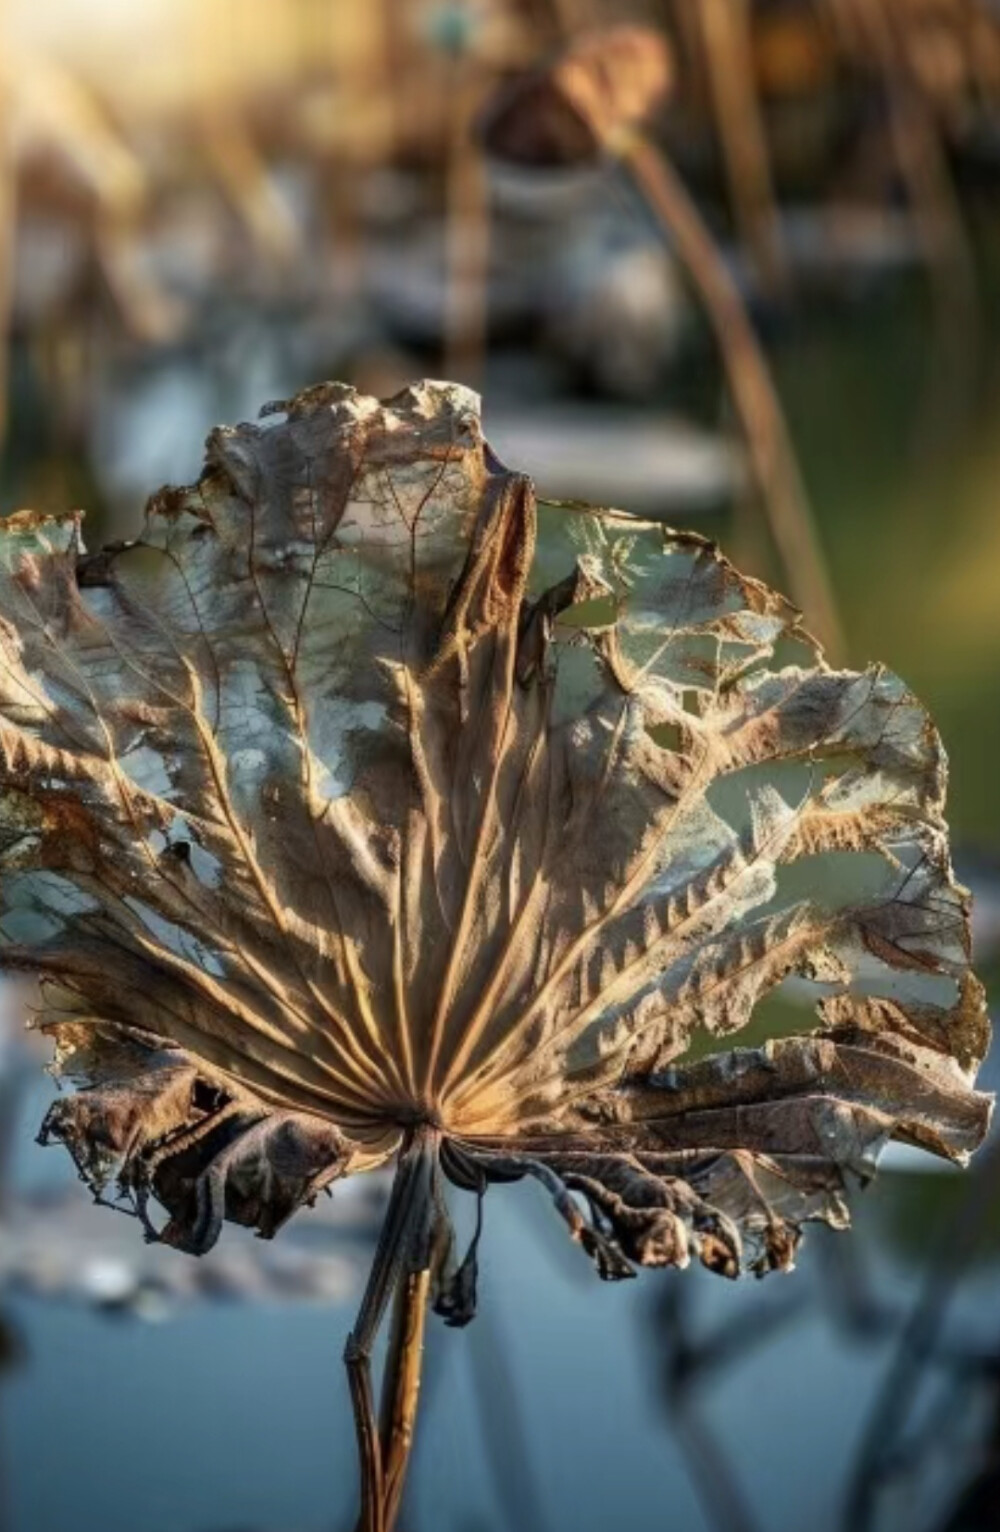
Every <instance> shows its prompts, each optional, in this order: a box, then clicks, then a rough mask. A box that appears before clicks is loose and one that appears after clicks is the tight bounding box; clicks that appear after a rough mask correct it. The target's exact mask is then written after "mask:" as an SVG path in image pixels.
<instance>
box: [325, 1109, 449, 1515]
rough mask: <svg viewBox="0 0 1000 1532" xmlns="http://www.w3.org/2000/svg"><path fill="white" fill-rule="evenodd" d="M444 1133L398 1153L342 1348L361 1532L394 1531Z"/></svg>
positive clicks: (424, 1134) (428, 1131)
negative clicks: (380, 1342)
mask: <svg viewBox="0 0 1000 1532" xmlns="http://www.w3.org/2000/svg"><path fill="white" fill-rule="evenodd" d="M439 1146H440V1134H439V1133H438V1132H437V1131H436V1130H435V1129H432V1128H426V1127H420V1128H417V1129H415V1130H414V1131H413V1134H412V1136H411V1137H410V1138H409V1139H408V1140H407V1142H406V1143H405V1144H404V1146H403V1148H402V1150H401V1151H400V1155H399V1160H398V1163H397V1166H396V1176H395V1180H394V1181H393V1183H392V1192H391V1193H390V1196H389V1205H388V1207H387V1208H386V1212H385V1218H384V1220H383V1223H382V1233H381V1235H380V1236H379V1242H378V1248H377V1249H376V1251H375V1259H374V1261H373V1262H372V1269H371V1273H370V1275H369V1277H368V1285H367V1287H366V1288H365V1293H364V1297H363V1298H362V1300H361V1307H360V1309H359V1310H358V1317H357V1320H356V1321H355V1325H354V1329H353V1330H352V1331H351V1334H350V1335H349V1336H348V1338H347V1345H346V1347H345V1348H344V1363H345V1366H346V1367H347V1377H348V1383H349V1386H350V1390H351V1403H352V1405H353V1408H354V1428H355V1433H356V1435H357V1442H358V1458H359V1463H360V1469H361V1513H360V1517H359V1520H358V1524H357V1532H391V1529H392V1525H393V1521H394V1520H395V1517H396V1514H397V1512H398V1510H399V1502H400V1498H401V1496H402V1491H403V1480H404V1477H405V1474H406V1465H407V1462H408V1459H409V1454H410V1447H411V1445H412V1441H413V1425H414V1420H415V1418H416V1411H417V1401H418V1398H419V1393H420V1369H421V1363H422V1360H423V1329H424V1311H425V1309H426V1299H427V1289H428V1284H429V1271H428V1269H427V1268H428V1264H429V1254H430V1237H429V1227H430V1222H431V1218H432V1208H431V1182H432V1178H433V1176H434V1174H435V1167H436V1164H437V1155H438V1149H439ZM394 1293H395V1295H396V1299H395V1306H394V1312H393V1323H392V1332H391V1335H390V1340H389V1351H388V1355H387V1357H386V1362H385V1368H384V1370H383V1374H382V1405H381V1416H382V1421H381V1430H380V1429H379V1426H378V1424H377V1423H376V1419H375V1402H374V1395H373V1393H372V1380H371V1355H372V1348H373V1346H374V1343H375V1337H376V1336H377V1335H378V1332H379V1330H380V1329H381V1327H382V1320H383V1319H384V1317H385V1311H386V1307H387V1305H388V1302H389V1299H390V1297H392V1296H393V1294H394Z"/></svg>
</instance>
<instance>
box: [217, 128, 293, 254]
mask: <svg viewBox="0 0 1000 1532" xmlns="http://www.w3.org/2000/svg"><path fill="white" fill-rule="evenodd" d="M201 134H202V139H203V142H204V145H205V149H206V152H207V154H208V158H209V161H210V163H211V165H212V167H213V169H214V171H215V173H216V175H217V176H218V178H219V182H220V184H221V185H222V188H223V190H224V192H225V194H226V196H227V197H228V199H229V201H230V203H231V204H232V206H233V208H234V209H235V211H236V213H237V215H238V216H239V218H240V219H241V220H242V222H243V223H244V224H245V226H246V228H247V230H248V231H249V233H250V235H251V237H252V239H253V240H254V243H255V244H256V245H257V248H258V249H259V250H260V251H261V253H262V254H263V255H264V256H265V257H266V259H268V260H269V261H271V262H273V264H274V265H275V266H278V267H282V266H287V265H289V263H290V262H291V261H292V260H294V258H295V256H296V255H297V254H298V251H299V245H300V239H299V231H298V228H297V226H296V222H295V219H294V217H293V216H292V211H291V209H290V207H289V206H288V204H287V202H286V201H285V199H284V197H282V196H281V194H280V192H279V191H278V188H277V187H276V186H275V184H274V181H273V179H272V177H271V176H270V174H269V173H268V169H267V166H266V165H265V164H264V162H263V160H262V159H261V156H260V154H259V153H258V151H257V147H256V145H255V144H254V143H253V140H252V139H251V137H250V133H249V131H248V129H247V127H246V125H245V124H244V123H242V122H240V121H239V119H238V118H237V116H236V115H235V113H234V112H232V111H230V110H227V109H226V108H225V107H223V108H220V109H212V108H208V109H206V110H203V111H202V113H201Z"/></svg>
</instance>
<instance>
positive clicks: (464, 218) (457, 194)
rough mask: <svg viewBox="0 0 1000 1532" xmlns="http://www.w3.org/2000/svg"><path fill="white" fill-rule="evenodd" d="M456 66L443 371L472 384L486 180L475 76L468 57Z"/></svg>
mask: <svg viewBox="0 0 1000 1532" xmlns="http://www.w3.org/2000/svg"><path fill="white" fill-rule="evenodd" d="M455 68H456V71H457V72H458V74H459V78H458V81H457V82H456V88H455V89H454V91H453V103H454V105H453V108H452V111H453V115H452V123H451V136H450V143H449V150H448V166H447V187H446V198H447V217H446V222H445V242H446V246H445V275H446V280H445V315H444V375H445V377H447V378H454V379H456V380H457V381H459V382H461V383H469V384H472V385H473V386H476V385H477V384H480V383H481V381H482V376H483V369H484V366H485V359H486V338H487V327H488V300H489V258H490V205H489V184H488V181H487V177H486V169H485V166H484V164H483V156H482V151H481V149H480V147H479V144H478V143H477V141H476V138H475V136H474V134H473V131H472V124H473V120H474V116H475V112H476V108H477V105H478V81H477V79H476V77H475V74H474V72H473V68H472V66H471V64H470V62H469V61H468V60H467V59H464V58H458V59H457V60H456V61H455Z"/></svg>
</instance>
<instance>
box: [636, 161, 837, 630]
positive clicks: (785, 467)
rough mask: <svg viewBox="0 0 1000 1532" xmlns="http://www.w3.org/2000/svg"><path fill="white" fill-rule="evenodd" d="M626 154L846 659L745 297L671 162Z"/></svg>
mask: <svg viewBox="0 0 1000 1532" xmlns="http://www.w3.org/2000/svg"><path fill="white" fill-rule="evenodd" d="M620 154H621V157H622V160H623V162H624V163H625V164H626V165H627V166H628V168H629V170H630V171H631V173H632V175H633V176H634V178H635V181H636V184H637V186H638V187H639V190H640V191H641V192H642V194H643V196H644V198H645V199H646V201H647V202H648V204H649V206H650V208H651V209H652V211H653V212H654V213H655V214H656V217H657V218H658V219H659V221H660V223H661V224H662V226H663V229H664V231H665V233H666V234H667V235H668V237H669V238H670V240H671V242H672V243H673V244H674V245H675V246H676V248H677V252H678V254H679V255H680V257H681V260H682V261H683V263H684V265H685V267H686V268H687V271H688V273H689V274H690V277H691V280H692V281H693V282H694V284H695V286H696V288H697V290H698V294H699V296H700V298H701V301H702V303H703V305H704V308H705V313H706V315H707V317H708V320H709V322H710V324H711V325H712V328H713V330H714V331H715V337H716V341H717V342H718V346H719V350H720V352H721V353H722V357H723V360H724V362H725V367H726V373H727V376H728V378H729V384H730V387H731V389H732V393H733V400H734V403H735V405H736V408H737V410H738V412H739V415H740V419H741V420H742V422H743V429H744V433H745V435H746V440H747V450H748V451H749V454H750V460H751V464H752V467H753V471H754V476H755V478H756V480H757V483H758V485H759V486H760V490H761V494H762V496H763V500H764V505H765V507H766V509H767V513H768V516H769V520H770V525H771V531H772V534H773V536H774V541H775V543H776V545H777V549H778V553H779V554H780V556H781V560H782V563H783V565H784V567H785V570H786V573H787V575H788V580H789V585H790V588H791V591H792V595H793V597H794V598H795V600H796V602H797V603H798V605H799V606H800V607H801V608H802V610H803V612H804V613H805V614H806V617H807V619H808V621H809V622H810V623H811V625H812V626H813V628H814V629H815V631H816V633H817V635H818V637H819V638H821V639H822V641H823V643H824V645H825V647H826V649H827V651H828V652H829V654H830V656H831V658H833V659H840V658H842V657H843V654H844V638H843V634H842V632H841V628H840V621H839V618H838V615H837V607H836V603H835V601H834V597H833V592H832V590H831V588H830V583H829V580H828V577H827V573H826V566H825V562H824V559H823V554H822V550H821V549H820V545H819V541H818V538H817V535H816V530H815V527H814V525H813V520H812V516H811V513H810V510H809V505H808V502H807V500H806V495H805V490H804V488H803V485H802V480H801V476H800V474H799V467H798V463H797V462H796V458H795V452H794V449H793V447H792V444H791V440H790V438H789V435H788V427H787V425H786V424H785V418H784V414H783V413H782V409H781V404H780V401H779V399H778V396H777V392H776V391H775V387H774V383H773V381H772V378H771V373H770V369H769V367H768V365H767V360H766V358H765V356H764V353H763V351H762V349H761V346H760V343H759V341H758V340H757V336H756V335H755V333H754V329H753V326H752V325H751V323H750V319H749V317H748V315H747V311H746V307H745V305H744V303H743V299H742V298H741V296H740V293H739V289H738V288H737V286H736V283H735V282H734V280H733V278H732V276H731V275H730V273H729V270H728V268H727V266H726V264H725V261H724V260H723V258H722V256H721V255H720V254H719V251H718V249H717V248H716V245H715V241H714V240H713V239H712V236H711V234H710V233H709V231H708V229H707V228H706V227H705V224H704V222H703V220H702V218H701V215H700V213H699V212H698V209H697V208H696V207H695V205H694V202H693V201H692V200H691V197H690V195H689V193H688V191H687V188H686V187H685V186H684V183H683V182H682V181H681V179H680V177H679V176H678V174H677V172H676V171H675V170H674V168H673V166H672V165H671V164H670V163H669V161H668V160H667V159H666V158H665V156H663V155H662V154H660V153H659V151H658V150H657V149H656V148H654V146H653V145H652V144H651V143H649V141H648V140H646V139H645V138H643V137H642V136H641V135H639V134H637V133H636V134H632V135H630V136H629V137H628V139H627V140H623V142H622V145H621V148H620Z"/></svg>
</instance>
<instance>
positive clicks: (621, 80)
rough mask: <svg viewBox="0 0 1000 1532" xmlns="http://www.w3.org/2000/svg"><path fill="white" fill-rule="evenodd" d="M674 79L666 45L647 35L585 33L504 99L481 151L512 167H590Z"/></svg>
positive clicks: (642, 31) (610, 30)
mask: <svg viewBox="0 0 1000 1532" xmlns="http://www.w3.org/2000/svg"><path fill="white" fill-rule="evenodd" d="M673 73H674V65H673V56H672V53H671V50H670V47H669V44H668V42H667V39H666V38H665V37H664V36H663V34H662V32H658V31H656V30H654V28H652V27H643V26H634V25H631V24H628V23H626V24H623V25H618V26H608V27H602V28H600V29H598V30H595V31H592V32H585V33H584V34H583V35H582V36H580V37H578V38H576V39H575V40H574V41H573V42H572V44H571V45H570V46H569V47H568V48H567V49H566V50H565V51H564V52H563V53H562V54H560V55H559V56H558V57H557V58H556V59H555V60H554V61H553V62H552V63H551V64H550V65H549V66H548V67H547V68H544V69H540V70H536V71H533V72H531V73H528V74H525V75H523V76H521V77H520V78H518V79H516V80H515V81H513V82H512V83H511V85H510V86H509V87H508V88H507V90H505V91H503V92H501V94H500V96H499V98H498V99H497V101H496V102H494V103H493V104H492V106H491V107H490V109H489V111H488V113H487V115H486V119H485V121H484V123H483V127H482V131H483V138H484V141H485V144H486V148H487V149H488V151H489V153H490V154H492V155H495V156H496V157H497V158H498V159H500V160H504V161H507V162H509V163H512V164H515V165H527V166H532V165H535V166H540V165H547V166H557V165H565V166H573V165H579V164H581V163H584V164H586V163H590V162H592V161H593V160H595V159H597V158H599V157H600V155H601V154H603V152H604V150H605V148H606V147H607V146H608V145H609V144H610V143H612V142H614V141H615V139H616V138H618V137H620V135H621V134H622V133H624V132H627V131H628V130H629V129H630V128H633V127H635V126H636V125H637V124H639V123H641V122H644V121H645V120H646V119H647V118H648V117H650V116H651V115H652V113H653V112H654V111H655V110H656V108H657V107H659V106H660V104H661V103H662V101H663V100H664V98H665V97H666V95H667V93H668V91H669V89H670V86H671V84H672V81H673Z"/></svg>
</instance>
